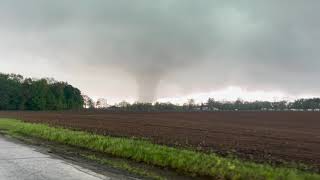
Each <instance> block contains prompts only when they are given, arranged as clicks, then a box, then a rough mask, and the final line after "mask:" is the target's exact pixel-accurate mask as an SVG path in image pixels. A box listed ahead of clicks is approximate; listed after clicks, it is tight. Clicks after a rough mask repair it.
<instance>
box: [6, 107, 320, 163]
mask: <svg viewBox="0 0 320 180" xmlns="http://www.w3.org/2000/svg"><path fill="white" fill-rule="evenodd" d="M0 117H14V118H18V119H23V120H25V121H28V122H37V123H38V122H41V123H43V122H44V123H48V124H50V125H54V126H64V127H67V128H73V129H81V130H87V131H91V132H96V133H100V134H104V135H113V136H127V137H132V136H135V137H143V138H149V139H151V140H152V141H154V142H156V143H160V144H167V145H181V146H192V147H196V148H198V149H201V150H210V151H214V152H217V153H220V154H228V153H230V152H231V153H232V154H236V155H237V156H239V157H241V158H246V159H252V160H254V161H264V162H265V161H269V162H273V163H279V162H282V161H286V162H295V163H304V164H307V165H311V166H314V167H316V168H317V169H320V113H318V112H191V113H110V112H0Z"/></svg>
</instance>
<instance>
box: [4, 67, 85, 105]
mask: <svg viewBox="0 0 320 180" xmlns="http://www.w3.org/2000/svg"><path fill="white" fill-rule="evenodd" d="M83 104H84V100H83V97H82V96H81V92H80V90H79V89H77V88H75V87H73V86H72V85H69V84H68V83H66V82H58V81H55V80H54V79H48V78H47V79H31V78H24V77H23V76H21V75H17V74H3V73H0V110H35V111H40V110H70V109H81V108H82V107H83Z"/></svg>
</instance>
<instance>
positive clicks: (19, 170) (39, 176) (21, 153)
mask: <svg viewBox="0 0 320 180" xmlns="http://www.w3.org/2000/svg"><path fill="white" fill-rule="evenodd" d="M105 174H106V173H104V175H101V174H97V173H95V172H93V171H91V170H89V169H86V168H83V167H80V166H78V165H75V164H72V163H70V162H67V161H65V160H63V159H59V158H56V157H53V156H50V155H48V154H45V153H41V152H39V151H37V149H35V148H33V147H31V146H26V145H23V144H20V143H16V142H13V141H11V140H8V139H7V138H4V137H3V136H0V180H62V179H63V180H109V179H110V180H111V179H126V178H124V177H123V176H121V175H117V174H113V173H111V172H110V176H106V175H105Z"/></svg>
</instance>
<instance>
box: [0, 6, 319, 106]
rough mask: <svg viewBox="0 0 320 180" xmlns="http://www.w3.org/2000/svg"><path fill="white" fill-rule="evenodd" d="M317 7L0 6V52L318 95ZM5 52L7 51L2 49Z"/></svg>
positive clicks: (147, 78)
mask: <svg viewBox="0 0 320 180" xmlns="http://www.w3.org/2000/svg"><path fill="white" fill-rule="evenodd" d="M319 7H320V2H319V1H315V0H314V1H312V0H310V1H304V2H302V1H299V0H296V1H293V0H291V1H289V0H282V1H259V0H257V1H248V0H247V1H241V0H240V1H214V0H202V1H192V0H162V1H148V0H137V1H131V0H117V1H114V0H112V1H111V0H93V1H87V0H77V1H72V0H70V1H65V0H64V1H62V0H57V1H41V0H29V1H22V0H20V1H19V0H10V1H9V0H0V23H1V27H0V38H1V43H0V47H1V48H7V49H8V50H11V51H13V52H15V51H18V52H23V53H30V54H33V55H37V56H42V57H45V58H47V59H50V60H52V61H55V63H57V62H58V64H59V63H60V64H61V65H63V64H64V63H65V62H72V64H73V65H74V66H91V67H97V68H102V69H103V68H105V69H106V71H107V69H110V68H112V67H117V68H122V69H124V70H125V71H127V72H129V73H130V74H131V75H132V76H134V77H135V79H136V82H137V83H138V85H139V87H138V91H139V96H140V99H141V100H145V101H151V100H153V99H154V98H155V94H156V91H157V88H158V85H159V83H160V82H161V84H166V82H175V83H176V84H179V86H180V87H181V88H184V89H187V90H186V92H189V91H193V89H203V90H212V89H213V88H219V87H222V86H227V85H239V86H242V87H248V88H252V89H256V88H257V89H259V88H260V89H280V90H283V91H286V92H288V93H316V92H317V91H319V90H320V84H317V83H316V81H317V77H319V75H320V71H319V68H320V61H319V56H320V53H319V52H320V46H319V40H320V23H319V22H320V21H318V18H319V16H320V12H319V11H317V9H318V8H319ZM9 47H10V48H9Z"/></svg>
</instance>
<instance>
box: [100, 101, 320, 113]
mask: <svg viewBox="0 0 320 180" xmlns="http://www.w3.org/2000/svg"><path fill="white" fill-rule="evenodd" d="M99 109H104V110H107V111H120V112H121V111H126V112H192V111H320V98H311V99H298V100H296V101H293V102H288V101H276V102H269V101H254V102H249V101H243V100H240V99H239V100H237V101H216V100H214V99H213V98H209V99H208V101H207V102H205V103H199V104H197V103H195V101H194V100H193V99H190V100H188V102H187V103H184V104H183V105H179V104H172V103H170V102H167V103H160V102H156V103H142V102H135V103H132V104H131V103H128V102H126V101H122V102H120V103H118V104H116V105H114V106H109V107H102V108H101V107H100V108H99Z"/></svg>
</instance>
